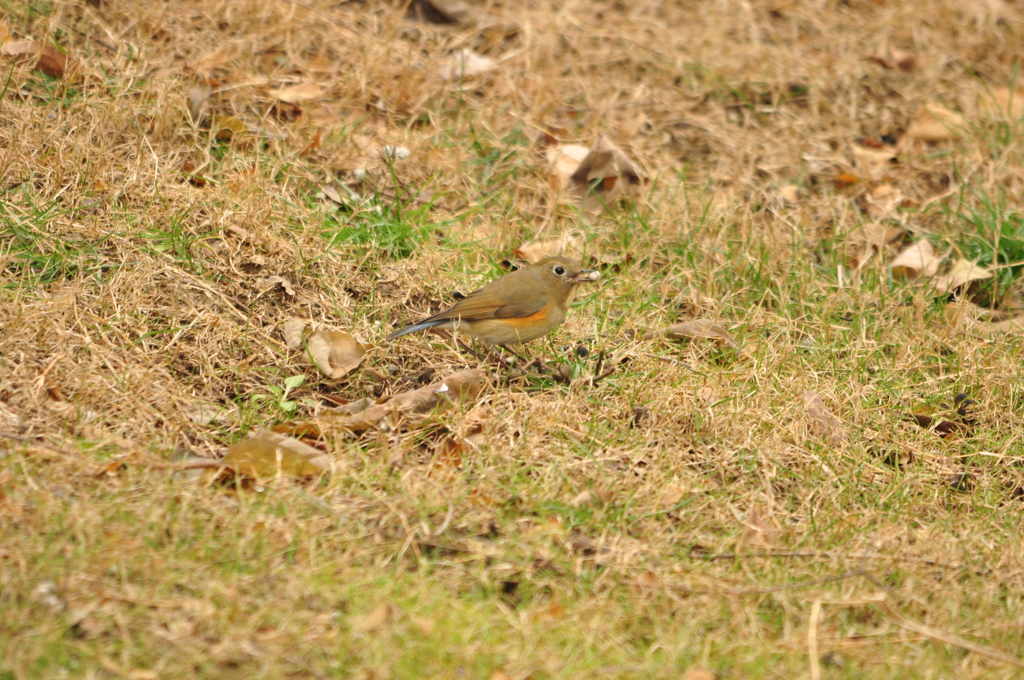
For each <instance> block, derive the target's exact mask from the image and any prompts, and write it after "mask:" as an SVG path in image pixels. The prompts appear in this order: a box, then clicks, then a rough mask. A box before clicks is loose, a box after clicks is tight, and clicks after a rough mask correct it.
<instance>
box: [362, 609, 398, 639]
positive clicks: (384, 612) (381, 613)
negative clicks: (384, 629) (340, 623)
mask: <svg viewBox="0 0 1024 680" xmlns="http://www.w3.org/2000/svg"><path fill="white" fill-rule="evenodd" d="M394 615H395V607H394V606H393V605H390V604H387V603H385V604H382V605H380V606H379V607H377V608H376V609H374V610H373V612H371V613H370V614H368V615H367V616H364V617H363V618H361V619H358V620H357V621H356V622H355V623H354V624H352V631H353V632H355V633H369V632H371V631H374V630H377V629H378V628H380V627H381V626H383V625H384V624H386V623H388V622H389V621H391V619H392V618H393V617H394Z"/></svg>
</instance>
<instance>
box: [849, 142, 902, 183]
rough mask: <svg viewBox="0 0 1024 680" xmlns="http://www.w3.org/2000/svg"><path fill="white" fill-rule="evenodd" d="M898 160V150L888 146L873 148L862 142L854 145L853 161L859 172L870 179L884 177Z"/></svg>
mask: <svg viewBox="0 0 1024 680" xmlns="http://www.w3.org/2000/svg"><path fill="white" fill-rule="evenodd" d="M895 160H896V150H895V149H892V148H890V147H887V146H883V147H882V148H880V149H872V148H869V147H866V146H861V145H860V144H854V145H853V163H854V167H856V168H857V172H858V173H860V174H861V175H863V176H864V177H867V178H868V179H872V180H878V179H881V178H882V177H884V176H885V175H886V174H888V172H889V171H890V169H891V168H892V164H893V161H895Z"/></svg>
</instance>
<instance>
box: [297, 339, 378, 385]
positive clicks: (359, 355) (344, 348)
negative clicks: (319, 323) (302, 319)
mask: <svg viewBox="0 0 1024 680" xmlns="http://www.w3.org/2000/svg"><path fill="white" fill-rule="evenodd" d="M306 345H307V346H308V347H309V354H310V356H311V357H313V362H314V363H315V364H316V367H317V368H318V369H320V372H321V373H323V374H324V375H326V376H327V377H328V378H330V379H331V380H338V379H339V378H342V377H344V376H346V375H348V374H349V373H351V372H352V371H353V370H355V368H356V367H357V366H359V364H360V363H361V362H362V361H363V356H365V355H366V348H365V347H364V346H363V345H362V343H360V342H359V341H358V340H356V339H355V338H354V337H352V336H351V335H349V334H348V333H342V332H340V331H315V332H313V333H311V334H310V336H309V338H307V339H306Z"/></svg>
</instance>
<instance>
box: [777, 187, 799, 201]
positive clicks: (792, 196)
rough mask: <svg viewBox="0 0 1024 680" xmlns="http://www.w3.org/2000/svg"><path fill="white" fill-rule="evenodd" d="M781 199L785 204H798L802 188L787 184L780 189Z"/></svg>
mask: <svg viewBox="0 0 1024 680" xmlns="http://www.w3.org/2000/svg"><path fill="white" fill-rule="evenodd" d="M779 198H781V199H782V201H783V202H784V203H796V202H797V200H799V198H800V187H799V186H798V185H796V184H787V185H786V186H784V187H782V188H781V189H779Z"/></svg>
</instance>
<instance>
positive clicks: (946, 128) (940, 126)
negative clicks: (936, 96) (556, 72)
mask: <svg viewBox="0 0 1024 680" xmlns="http://www.w3.org/2000/svg"><path fill="white" fill-rule="evenodd" d="M966 128H967V121H965V120H964V117H963V116H961V115H960V114H959V113H957V112H956V111H953V110H951V109H947V108H946V107H945V106H942V105H940V104H935V103H934V102H928V103H927V104H924V105H923V106H922V107H921V108H919V109H918V110H917V116H916V117H915V118H914V122H912V123H911V124H910V127H908V128H907V131H906V133H905V135H904V137H903V140H901V144H900V145H901V146H902V147H904V148H907V147H909V146H910V145H912V144H913V143H914V142H925V143H928V144H935V143H938V142H947V141H949V140H952V139H957V138H958V137H960V136H961V135H962V134H963V133H964V131H965V130H966Z"/></svg>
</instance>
